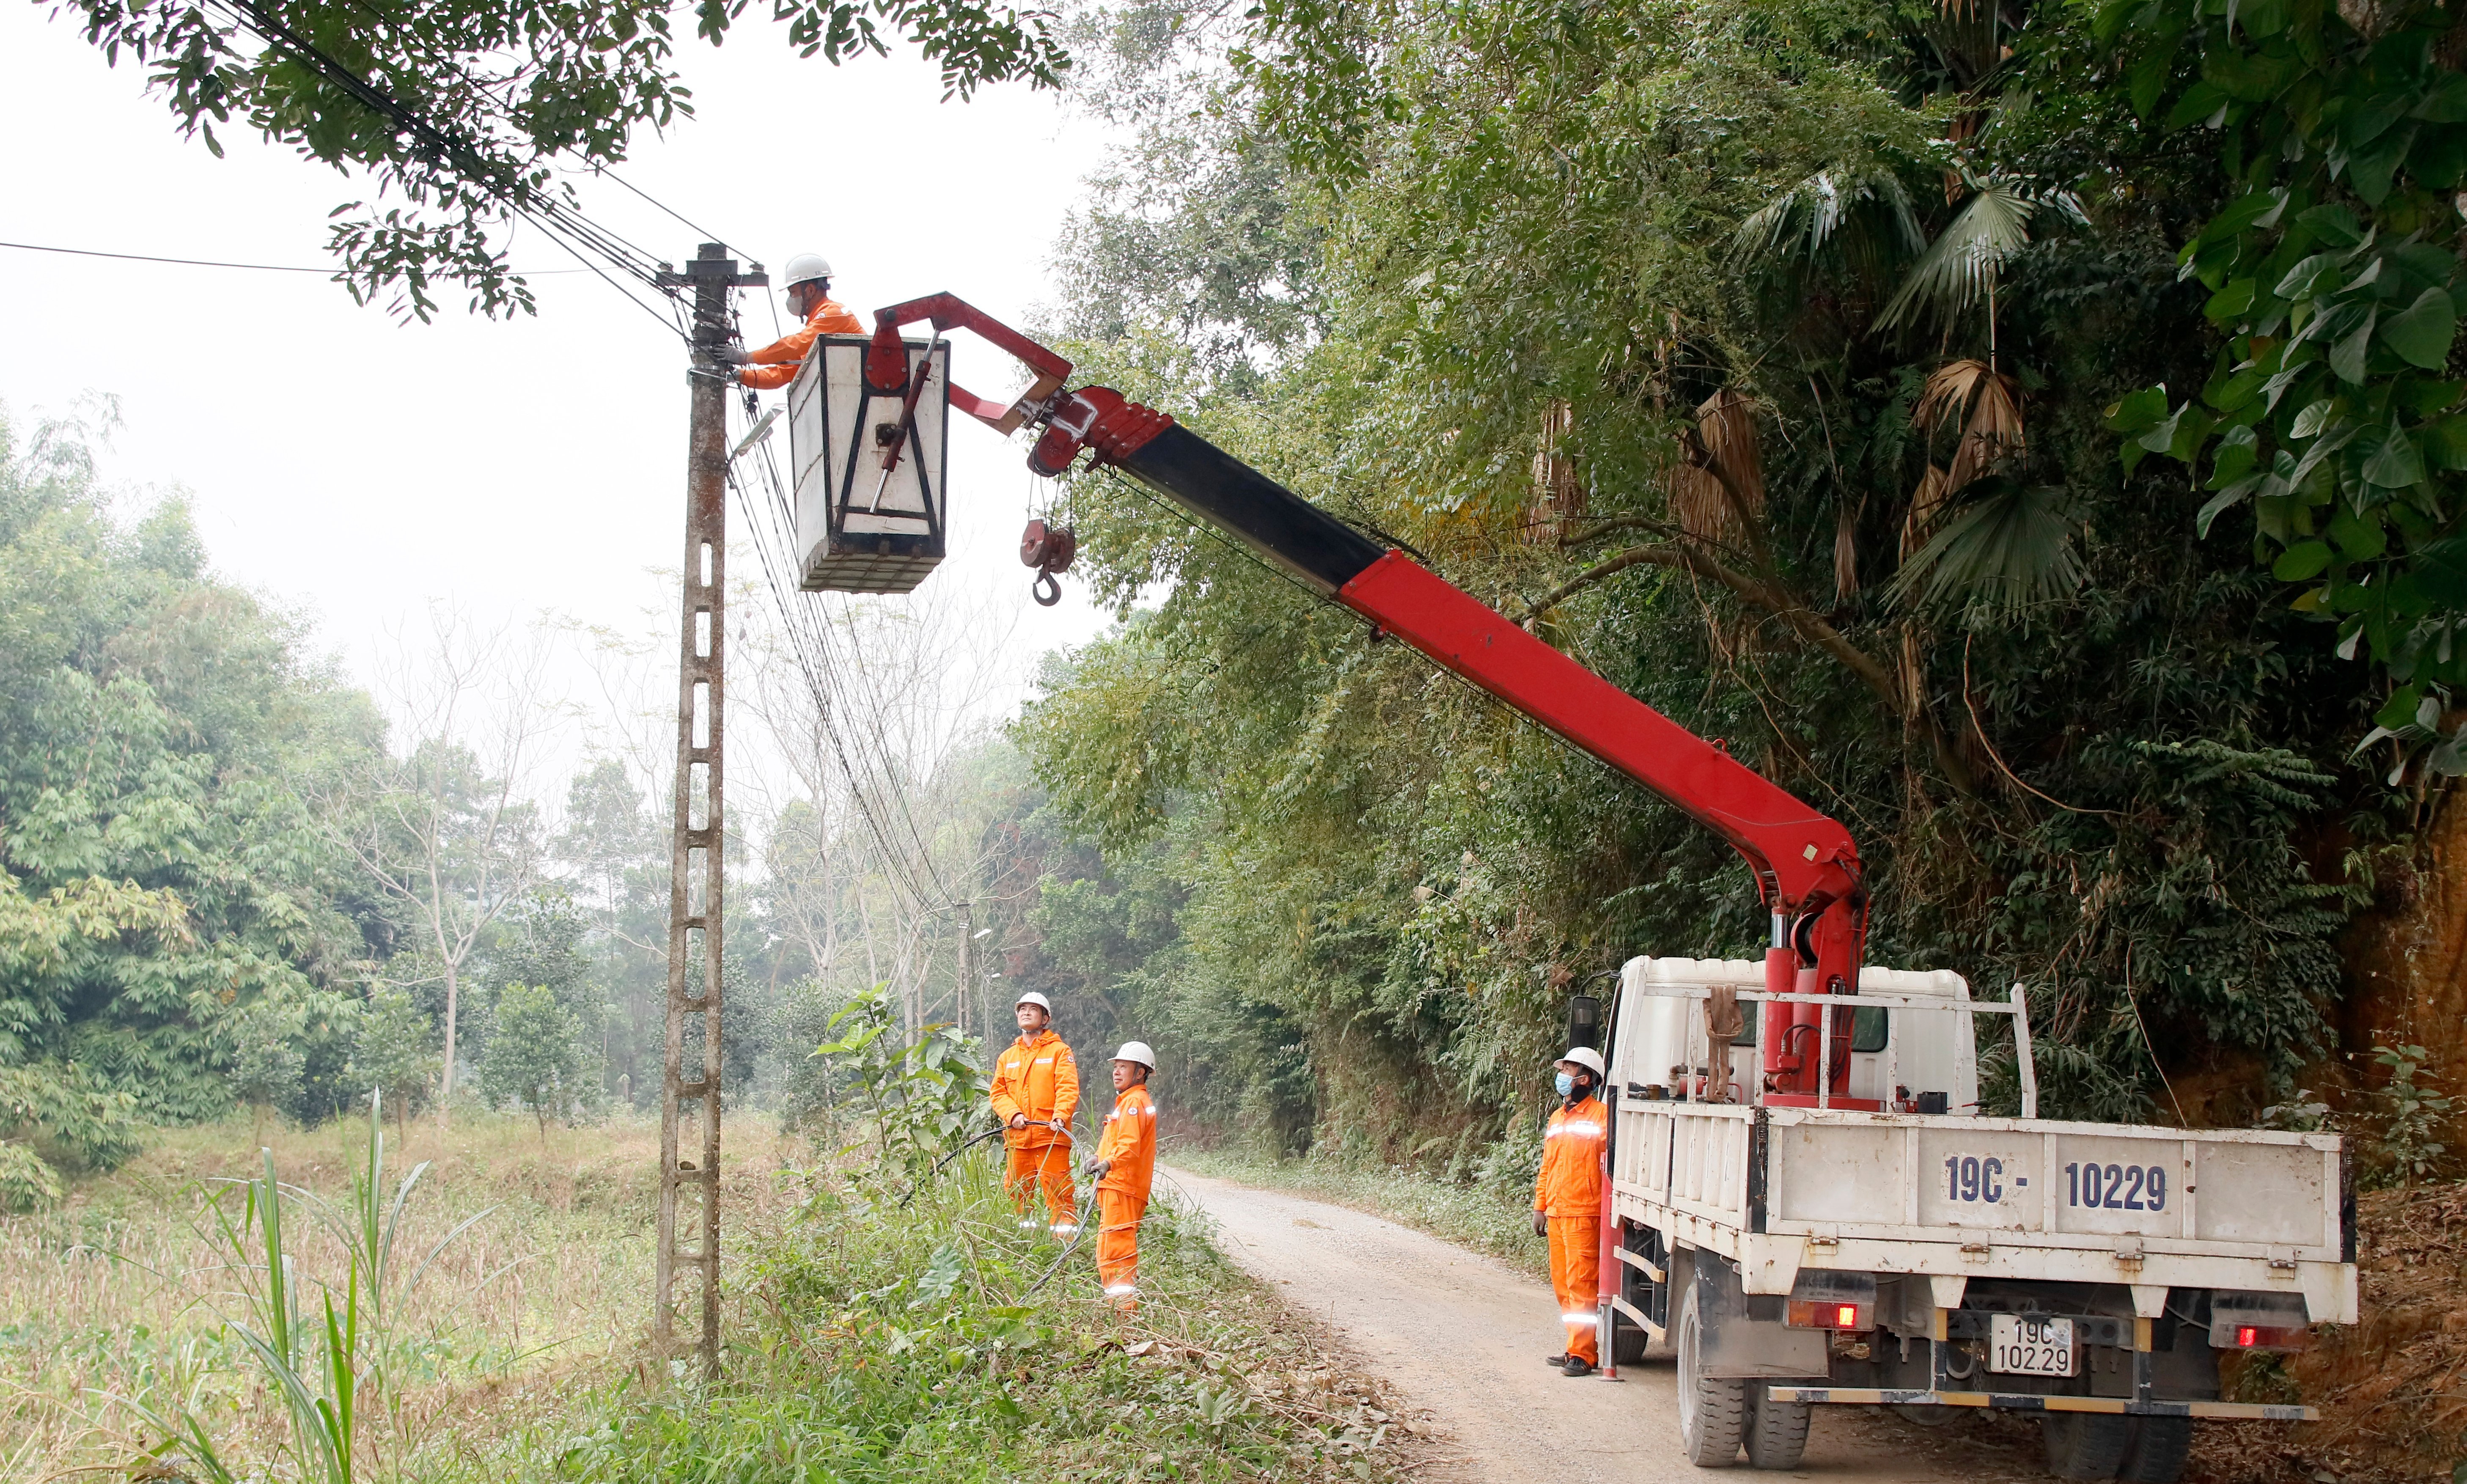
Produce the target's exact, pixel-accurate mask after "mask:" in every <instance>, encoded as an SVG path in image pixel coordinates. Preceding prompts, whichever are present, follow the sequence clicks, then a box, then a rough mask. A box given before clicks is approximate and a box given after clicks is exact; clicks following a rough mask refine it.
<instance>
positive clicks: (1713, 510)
mask: <svg viewBox="0 0 2467 1484" xmlns="http://www.w3.org/2000/svg"><path fill="white" fill-rule="evenodd" d="M1755 413H1756V404H1755V403H1754V402H1752V401H1750V400H1747V399H1746V398H1744V397H1742V396H1740V395H1739V394H1738V393H1737V392H1734V391H1732V390H1731V389H1730V388H1729V387H1724V388H1723V389H1722V390H1720V391H1718V392H1715V393H1714V394H1713V395H1712V396H1710V397H1708V398H1707V399H1705V400H1704V401H1703V402H1702V403H1700V404H1699V405H1698V406H1697V408H1696V436H1697V438H1698V440H1699V441H1701V442H1702V443H1703V444H1704V445H1705V452H1706V454H1707V455H1708V456H1709V458H1710V459H1711V460H1712V461H1713V462H1714V463H1716V464H1719V465H1720V466H1721V468H1722V470H1723V472H1725V473H1727V474H1729V475H1730V476H1731V484H1733V485H1734V486H1736V487H1737V489H1738V491H1739V497H1740V500H1741V502H1742V503H1743V504H1745V505H1746V506H1747V511H1748V514H1749V516H1750V518H1756V517H1761V516H1762V515H1763V514H1764V511H1765V467H1764V458H1763V456H1762V455H1761V454H1760V453H1759V452H1758V451H1757V449H1756V416H1755ZM1669 489H1670V514H1671V518H1673V519H1675V520H1677V521H1678V522H1679V528H1680V529H1681V530H1683V531H1685V532H1686V533H1687V534H1688V535H1690V536H1695V537H1709V538H1722V537H1735V536H1738V535H1739V534H1740V532H1739V529H1738V521H1737V519H1736V518H1735V515H1734V513H1733V512H1732V511H1731V497H1730V495H1729V493H1728V492H1727V491H1724V490H1723V488H1722V481H1720V480H1719V479H1716V478H1714V477H1713V475H1712V473H1711V471H1710V470H1708V469H1703V468H1697V467H1696V466H1695V465H1693V464H1678V465H1674V466H1672V468H1671V470H1670V484H1669Z"/></svg>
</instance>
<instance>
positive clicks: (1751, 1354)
mask: <svg viewBox="0 0 2467 1484" xmlns="http://www.w3.org/2000/svg"><path fill="white" fill-rule="evenodd" d="M1690 1266H1691V1267H1694V1269H1695V1277H1694V1280H1693V1281H1694V1283H1695V1285H1696V1291H1697V1303H1698V1305H1699V1306H1700V1308H1701V1312H1702V1313H1703V1314H1704V1316H1705V1333H1704V1336H1703V1338H1702V1339H1701V1341H1700V1342H1699V1343H1700V1344H1701V1346H1702V1349H1701V1351H1700V1354H1699V1361H1698V1364H1699V1365H1700V1367H1701V1369H1702V1371H1703V1374H1704V1375H1706V1376H1708V1377H1709V1378H1713V1379H1715V1380H1732V1379H1745V1378H1771V1377H1808V1376H1823V1375H1825V1374H1827V1373H1828V1372H1830V1371H1831V1369H1832V1358H1831V1357H1830V1356H1829V1355H1828V1354H1827V1353H1826V1352H1827V1340H1828V1334H1827V1332H1826V1331H1823V1330H1794V1329H1792V1328H1790V1326H1789V1325H1788V1324H1787V1323H1785V1322H1784V1320H1785V1317H1786V1316H1787V1313H1788V1305H1789V1297H1788V1295H1786V1294H1781V1293H1750V1292H1748V1291H1747V1290H1746V1289H1745V1288H1744V1287H1742V1286H1741V1284H1740V1282H1739V1274H1738V1271H1737V1269H1735V1268H1733V1267H1731V1265H1730V1263H1729V1262H1728V1261H1726V1260H1724V1259H1722V1258H1720V1257H1717V1256H1715V1255H1713V1254H1712V1253H1709V1252H1704V1251H1699V1252H1698V1253H1697V1254H1696V1260H1695V1262H1694V1263H1692V1264H1691V1265H1690Z"/></svg>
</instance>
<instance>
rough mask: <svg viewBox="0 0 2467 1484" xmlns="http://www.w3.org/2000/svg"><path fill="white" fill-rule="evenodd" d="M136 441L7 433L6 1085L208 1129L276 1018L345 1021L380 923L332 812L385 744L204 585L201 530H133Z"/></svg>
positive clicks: (317, 677)
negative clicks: (123, 1104)
mask: <svg viewBox="0 0 2467 1484" xmlns="http://www.w3.org/2000/svg"><path fill="white" fill-rule="evenodd" d="M110 419H111V414H110V409H109V407H108V404H104V405H103V406H102V408H101V409H100V410H99V411H95V412H92V413H91V414H89V415H88V416H87V417H85V418H84V419H83V420H81V421H65V422H60V421H56V422H42V423H39V424H37V425H36V426H35V427H34V431H33V433H32V436H31V437H27V438H23V439H21V438H20V437H19V435H18V433H17V432H16V430H15V429H14V428H13V426H11V425H10V424H7V423H5V422H0V630H5V632H0V819H5V820H6V821H7V824H6V829H5V832H0V850H5V856H6V865H7V871H6V873H5V875H0V1068H5V1067H11V1066H24V1065H30V1064H43V1063H59V1062H76V1063H78V1064H79V1066H81V1067H82V1068H83V1069H84V1072H83V1075H85V1076H87V1077H89V1078H91V1079H93V1080H94V1081H95V1082H96V1083H98V1084H101V1085H102V1086H105V1087H111V1088H117V1089H124V1090H125V1091H127V1092H130V1093H132V1094H134V1095H135V1097H136V1098H137V1100H138V1104H139V1107H141V1108H142V1110H143V1111H144V1113H145V1114H146V1115H147V1117H150V1118H155V1119H164V1120H189V1119H198V1118H204V1117H209V1116H212V1115H214V1114H216V1113H219V1112H221V1111H222V1110H223V1109H225V1108H227V1107H230V1106H231V1102H232V1098H233V1094H234V1088H233V1086H232V1084H231V1082H230V1081H229V1076H228V1074H229V1072H230V1070H231V1069H232V1067H233V1066H234V1064H235V1062H236V1061H237V1059H238V1058H239V1057H240V1056H241V1055H242V1053H243V1050H244V1049H245V1048H246V1047H249V1046H255V1045H261V1044H262V1043H263V1041H264V1039H265V1038H264V1037H261V1036H252V1035H246V1034H243V1032H242V1019H241V1017H242V1016H246V1015H248V1014H250V1007H252V1006H254V1005H257V1004H259V1003H260V1002H269V1003H273V1004H278V1005H282V1006H284V1007H286V1013H290V1014H295V1015H297V1016H299V1017H300V1019H299V1024H300V1025H301V1026H303V1027H305V1028H306V1034H307V1035H309V1036H310V1037H311V1038H312V1039H313V1038H314V1037H315V1036H316V1035H317V1034H320V1033H319V1032H318V1031H317V1027H319V1026H321V1025H323V1026H328V1027H330V1026H332V1025H333V1024H335V1023H337V1022H338V1021H339V1020H340V1019H341V1017H342V1014H343V1012H342V1008H341V1000H340V994H341V991H342V987H343V985H344V984H345V983H347V982H348V981H349V979H350V978H351V976H352V974H353V972H354V970H355V968H356V962H357V961H358V960H359V959H360V958H361V957H362V956H363V955H364V954H365V953H366V952H367V951H368V950H367V947H366V939H365V938H364V936H363V930H364V928H366V927H369V926H372V925H374V924H373V921H372V919H373V914H371V913H369V912H368V911H367V909H366V907H365V905H364V904H362V903H360V902H357V901H356V896H357V894H356V891H355V889H354V883H353V882H352V881H351V877H350V875H349V873H348V871H347V869H346V866H347V863H346V862H345V861H343V860H342V859H340V858H339V857H338V856H337V854H336V853H335V852H334V851H333V849H332V848H331V847H330V845H329V844H328V841H327V839H326V837H325V835H324V833H323V832H322V831H320V830H319V828H318V827H317V821H316V819H315V817H314V815H313V813H312V811H311V810H310V808H309V806H308V804H307V803H306V797H307V796H308V794H309V790H311V789H313V788H316V787H317V785H318V784H319V783H320V782H321V781H322V780H326V779H330V778H331V777H333V776H334V775H335V773H336V772H337V771H338V770H339V769H340V768H341V767H342V766H344V765H346V764H347V763H348V762H349V761H351V760H352V759H354V758H357V757H364V756H367V755H369V754H370V753H372V752H373V749H374V745H375V739H376V736H377V732H378V727H377V723H376V721H375V719H374V717H373V714H372V712H371V710H370V708H369V707H368V705H367V702H366V700H365V698H364V697H361V696H358V695H356V694H355V693H351V692H349V691H345V690H343V689H341V688H340V687H338V686H337V685H335V684H334V683H333V681H332V679H331V678H330V676H328V675H327V674H324V673H323V672H321V671H319V670H317V669H315V668H313V667H311V666H309V665H308V664H306V662H305V661H304V660H303V659H302V657H301V652H300V651H301V635H300V634H299V632H298V631H297V630H296V629H295V628H293V626H292V625H291V624H290V622H289V621H287V620H285V619H283V618H282V617H280V616H278V615H276V614H273V613H270V612H268V611H266V610H265V609H264V608H263V607H262V606H261V605H260V604H259V603H258V601H257V600H256V599H254V598H253V597H251V596H249V595H248V594H245V593H242V592H240V591H238V589H236V588H232V587H229V586H226V585H224V584H222V583H220V582H216V581H215V580H214V579H213V578H212V577H211V576H210V575H208V574H207V573H206V572H205V571H204V567H203V559H202V556H201V553H200V549H199V545H198V542H197V539H196V536H195V533H194V531H193V529H192V526H191V524H190V522H189V517H188V514H187V512H186V510H185V509H183V508H182V507H180V506H179V505H177V504H175V503H170V504H164V505H162V506H159V507H157V508H156V509H154V510H153V511H151V512H150V513H147V514H143V515H141V516H138V517H136V518H133V519H129V518H122V517H121V516H119V515H117V514H114V512H113V510H112V508H111V506H110V503H109V501H108V500H107V498H106V496H105V494H104V491H102V489H101V488H100V486H99V485H98V484H97V482H96V479H95V474H94V447H95V446H96V445H97V443H98V442H99V440H101V439H102V437H103V436H105V435H106V434H107V433H108V431H109V428H110V425H111V422H110ZM278 1081H279V1079H278Z"/></svg>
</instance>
